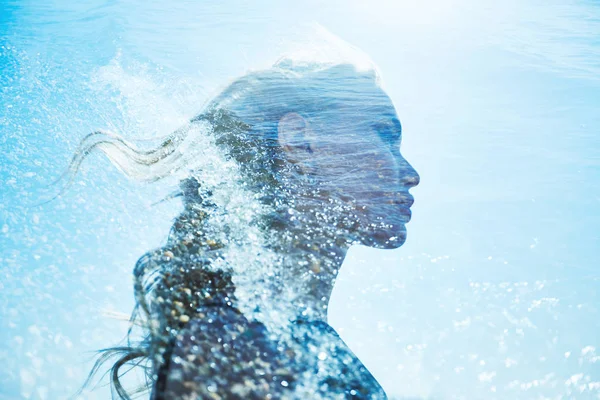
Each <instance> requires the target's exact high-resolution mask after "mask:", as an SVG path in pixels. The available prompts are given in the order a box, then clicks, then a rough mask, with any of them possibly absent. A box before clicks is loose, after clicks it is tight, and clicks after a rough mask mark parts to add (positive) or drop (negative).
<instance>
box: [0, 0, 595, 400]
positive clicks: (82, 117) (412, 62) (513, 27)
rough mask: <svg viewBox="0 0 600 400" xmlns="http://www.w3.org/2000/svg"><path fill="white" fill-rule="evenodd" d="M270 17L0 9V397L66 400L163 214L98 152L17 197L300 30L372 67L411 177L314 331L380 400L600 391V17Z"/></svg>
mask: <svg viewBox="0 0 600 400" xmlns="http://www.w3.org/2000/svg"><path fill="white" fill-rule="evenodd" d="M272 3H275V2H267V1H254V2H246V1H227V2H224V3H222V4H220V5H218V6H215V5H212V6H210V5H203V4H201V3H200V2H193V1H184V2H179V3H177V4H174V5H170V4H167V3H159V2H154V3H152V4H148V3H147V2H142V1H128V2H126V1H108V2H100V1H96V0H94V1H89V2H83V3H81V4H77V2H67V1H61V0H53V1H48V2H43V4H42V3H37V4H35V3H31V2H19V1H9V0H0V96H1V97H0V146H1V147H0V149H1V150H2V151H1V154H0V184H1V186H2V189H1V190H0V199H1V202H0V265H1V269H0V343H2V345H0V360H2V363H1V365H2V366H1V367H0V399H21V398H22V399H58V398H67V397H68V396H70V395H72V394H73V393H75V391H76V390H77V389H78V387H79V386H80V384H81V383H82V382H83V380H84V379H85V376H86V374H87V372H88V371H89V369H90V367H91V365H92V358H93V351H95V350H97V349H99V348H103V347H106V346H110V345H114V344H116V343H118V342H119V340H121V339H122V337H123V335H124V332H125V331H126V329H127V321H126V318H127V317H128V313H129V312H130V310H131V308H132V307H133V298H132V283H131V270H132V267H133V265H134V263H135V261H136V260H137V259H138V258H139V256H140V255H141V254H143V253H145V252H146V251H148V249H151V248H156V247H158V246H160V244H161V243H162V242H163V240H164V237H165V235H166V233H167V232H168V230H169V228H170V226H171V223H172V218H173V217H174V216H175V215H176V214H177V213H178V212H179V211H180V209H181V206H180V204H179V203H178V202H177V201H167V202H162V203H160V204H157V205H153V204H154V203H156V202H157V201H158V200H160V199H161V198H163V197H164V196H165V195H166V194H168V193H169V191H170V190H171V189H172V188H171V187H170V186H169V184H168V182H167V183H165V184H163V185H162V186H160V185H159V186H158V187H156V186H152V187H148V186H144V185H140V184H135V183H132V182H129V181H127V180H126V179H125V178H123V177H122V176H121V175H120V174H119V173H118V172H117V171H115V169H114V168H112V167H111V166H110V165H109V164H108V162H107V161H106V160H104V159H103V158H102V157H92V158H90V159H89V160H87V162H86V163H85V165H84V168H83V170H82V171H81V173H80V175H79V176H78V177H77V179H76V181H75V184H74V185H73V186H72V188H71V189H70V190H69V191H68V192H66V193H65V194H64V195H63V196H62V197H60V198H58V199H57V200H55V201H54V202H51V203H49V204H46V205H44V206H41V207H40V206H35V204H37V203H38V202H39V200H40V197H39V196H40V195H41V193H43V192H44V191H43V189H44V188H45V187H46V186H47V185H48V184H49V183H50V182H52V181H53V180H54V179H56V177H58V176H59V175H60V173H61V172H62V171H63V169H64V168H65V167H66V165H67V163H68V160H69V159H70V156H71V154H72V153H73V151H74V150H75V148H76V145H77V143H78V141H79V140H80V139H81V138H82V137H83V136H84V135H85V134H87V133H89V132H91V131H93V130H96V129H98V128H107V129H110V130H113V131H116V132H120V133H121V134H123V135H125V136H126V137H127V138H129V139H152V138H156V137H160V136H162V135H165V134H166V133H168V132H170V131H172V130H173V129H175V128H177V127H178V126H180V125H181V124H182V122H183V121H185V120H186V119H188V118H190V117H191V116H193V115H194V113H195V112H197V111H198V110H199V109H200V108H201V106H202V104H203V103H204V102H205V101H206V100H207V99H208V98H209V97H210V96H211V95H212V94H215V93H216V92H217V91H218V89H219V88H221V87H223V86H224V85H225V84H226V83H227V82H229V80H231V79H232V78H234V77H236V76H238V75H241V74H243V73H244V72H245V71H247V70H248V69H253V68H260V67H265V66H268V65H270V64H271V63H272V62H273V61H274V60H276V59H277V57H278V56H279V55H280V54H281V53H283V52H285V51H287V50H289V49H291V48H308V49H310V48H313V47H314V46H317V45H318V43H319V37H318V35H315V34H314V31H315V28H314V26H315V24H318V25H319V26H320V27H322V28H324V29H327V30H328V31H330V32H332V33H334V34H335V35H337V36H339V37H341V38H342V39H344V40H346V41H348V42H350V43H352V44H354V45H356V46H358V47H360V48H361V49H362V50H364V51H365V52H366V53H367V54H369V55H370V56H371V57H372V58H373V60H374V61H375V62H376V63H377V65H378V66H379V68H380V70H381V74H382V76H383V81H384V87H385V88H386V90H387V92H388V93H389V94H390V96H391V98H392V99H393V101H394V103H395V104H396V107H397V109H398V113H399V115H400V118H401V120H402V123H403V127H404V130H403V136H404V137H403V143H402V149H403V154H404V155H405V156H406V157H407V159H409V160H410V161H411V163H412V164H413V165H414V166H415V168H416V169H417V170H418V171H419V174H420V175H421V184H420V185H419V186H418V187H417V188H415V189H414V190H413V194H414V196H415V199H416V201H415V205H414V207H413V220H412V221H411V223H410V224H409V225H408V241H407V243H406V244H405V245H404V246H403V247H402V248H400V249H398V250H391V251H384V250H374V249H366V248H353V249H352V250H351V254H350V257H349V258H348V259H347V260H346V262H345V265H344V268H343V269H342V271H341V274H340V276H339V279H338V283H337V286H336V289H335V292H334V295H333V300H332V304H331V309H330V322H331V324H332V325H333V326H334V327H335V328H336V329H337V330H338V331H339V332H340V334H341V336H342V338H344V340H345V341H346V342H347V343H348V344H349V346H350V348H352V349H353V350H354V351H355V353H356V354H357V355H358V356H359V358H360V359H361V360H362V361H363V362H364V363H365V365H366V366H367V367H368V368H369V370H371V372H372V373H373V375H374V376H375V377H376V378H377V379H378V380H379V381H380V382H381V384H382V385H383V387H384V388H385V389H386V391H387V393H388V394H389V395H390V397H392V398H398V399H401V398H423V399H429V398H432V399H597V398H600V348H599V346H600V339H599V338H600V334H599V332H600V330H599V328H600V322H599V321H600V318H599V317H600V312H599V310H598V308H599V307H600V298H599V296H598V289H599V288H600V280H599V279H600V273H599V271H598V265H599V262H600V237H599V233H598V229H599V228H600V180H599V177H600V136H599V134H598V133H599V132H600V78H599V77H600V7H599V6H598V4H597V3H596V2H592V1H579V2H577V1H565V2H560V3H559V2H557V1H545V2H541V1H537V0H527V1H510V0H509V1H507V2H501V3H498V4H496V3H497V2H491V1H483V2H482V1H470V0H456V1H448V2H442V1H439V2H438V1H434V0H427V1H424V2H420V3H418V4H416V3H415V4H409V2H396V1H385V0H378V1H371V2H366V3H365V2H361V1H350V2H348V1H337V0H332V1H330V2H327V4H325V5H323V4H320V2H316V1H307V2H293V3H292V2H277V3H276V4H272ZM319 29H321V28H319ZM123 317H124V318H125V320H123ZM94 396H95V397H94ZM108 396H109V395H108V389H107V388H106V387H99V388H98V390H96V391H94V392H92V393H90V394H86V398H98V399H105V398H108Z"/></svg>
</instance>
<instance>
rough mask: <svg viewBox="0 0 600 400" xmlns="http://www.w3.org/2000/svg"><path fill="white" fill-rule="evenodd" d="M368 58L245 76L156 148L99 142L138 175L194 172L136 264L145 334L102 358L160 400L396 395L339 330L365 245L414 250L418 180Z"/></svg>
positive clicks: (101, 136)
mask: <svg viewBox="0 0 600 400" xmlns="http://www.w3.org/2000/svg"><path fill="white" fill-rule="evenodd" d="M400 139H401V126H400V122H399V120H398V117H397V114H396V110H395V108H394V105H393V104H392V102H391V100H390V98H389V97H388V96H387V95H386V93H385V92H384V91H383V89H382V87H381V84H380V79H379V74H378V72H377V70H376V68H375V67H374V66H373V65H372V63H367V65H365V64H364V63H363V64H361V65H358V64H356V63H353V62H329V63H328V62H305V61H304V62H299V61H297V60H294V59H291V58H284V59H282V60H280V61H279V62H277V63H276V64H275V65H274V66H273V67H271V68H269V69H267V70H262V71H257V72H251V73H248V74H247V75H245V76H242V77H241V78H239V79H237V80H235V81H234V82H233V83H231V84H230V85H229V86H228V87H226V88H225V89H224V90H223V91H222V92H221V93H220V94H219V95H218V96H216V97H215V98H214V99H212V100H211V101H210V102H209V103H208V104H207V105H206V106H205V107H204V108H203V110H202V111H201V112H200V113H199V114H198V115H197V116H195V117H194V118H192V119H191V120H190V121H189V123H188V124H186V125H185V126H184V127H182V128H180V129H179V130H177V131H176V132H174V133H173V134H172V135H170V136H169V137H168V138H167V139H166V140H164V141H163V142H162V144H161V145H160V146H158V147H156V148H155V149H151V150H141V149H138V148H136V147H135V146H134V145H132V144H130V143H128V142H127V141H125V140H124V139H123V138H121V137H120V136H117V135H114V134H111V133H108V132H95V133H93V134H91V135H89V136H88V137H86V138H85V139H84V140H83V142H82V143H81V147H80V149H79V151H78V152H77V153H76V155H75V157H74V159H73V161H72V163H71V170H70V172H71V173H72V174H74V173H75V172H76V170H77V168H78V166H79V164H80V163H81V162H82V160H83V159H84V158H85V157H86V155H87V154H89V153H90V152H91V151H92V150H100V151H102V152H104V153H105V154H106V155H107V156H108V157H109V159H110V160H111V161H112V162H113V163H114V164H115V165H117V166H118V167H119V168H120V170H122V171H123V172H124V173H125V174H127V175H128V176H130V177H132V178H135V179H139V180H146V181H154V180H157V179H161V178H163V177H166V176H169V175H172V174H174V173H175V172H177V173H179V174H182V175H183V176H182V179H181V180H180V184H179V192H178V195H179V196H180V197H181V198H182V200H183V205H184V209H183V211H182V212H181V214H180V215H179V216H178V217H177V218H176V219H175V221H174V223H173V226H172V229H171V232H170V234H169V236H168V239H167V242H166V244H165V245H164V246H163V247H161V248H159V249H156V250H154V251H150V252H148V253H147V254H145V255H144V256H143V257H141V258H140V260H139V261H138V263H137V265H136V266H135V269H134V276H135V288H134V289H135V296H136V301H137V307H136V310H135V311H134V313H133V316H132V319H133V320H135V321H136V322H137V325H141V326H142V327H143V329H144V337H143V338H142V339H141V340H139V341H135V340H134V338H133V336H130V341H129V342H128V344H127V345H126V346H122V347H117V348H113V349H110V350H106V351H105V352H104V353H103V355H102V356H101V358H100V360H99V362H98V364H97V367H99V366H100V365H101V364H102V363H103V362H105V361H107V360H109V359H110V358H111V357H117V361H116V362H115V363H114V366H113V368H112V381H113V388H114V391H115V394H116V395H118V396H119V397H121V398H129V396H130V395H131V393H130V392H128V391H127V390H125V388H124V387H123V386H122V384H121V383H120V381H119V377H120V369H121V368H122V367H123V366H125V365H127V364H134V365H142V366H143V368H145V371H146V376H147V385H146V387H145V388H142V389H148V390H150V392H151V396H152V398H153V399H155V400H159V399H255V398H256V399H259V398H260V399H265V398H271V399H280V398H289V399H308V398H311V399H319V398H323V399H338V398H340V399H346V398H349V399H350V398H351V399H384V398H386V395H385V393H384V391H383V389H382V388H381V386H380V385H379V384H378V382H377V381H376V380H375V378H374V377H373V376H372V375H371V374H370V373H369V371H368V370H367V369H366V368H365V367H364V366H363V365H362V363H361V362H360V361H359V360H358V359H357V357H356V356H355V355H354V354H353V353H352V351H351V350H350V349H349V348H348V347H347V345H346V344H345V343H344V342H343V341H342V340H341V339H340V337H339V336H338V334H337V333H336V332H335V331H334V329H333V328H331V327H330V326H329V325H328V324H327V305H328V302H329V298H330V294H331V291H332V289H333V285H334V282H335V278H336V275H337V274H338V271H339V269H340V267H341V265H342V262H343V260H344V257H345V255H346V253H347V251H348V249H349V248H350V247H351V246H352V245H354V244H362V245H366V246H370V247H374V248H381V249H394V248H398V247H400V246H401V245H402V244H403V243H404V241H405V239H406V228H405V224H406V223H407V222H408V221H409V220H410V217H411V212H410V207H411V205H412V203H413V198H412V196H411V195H410V194H409V189H410V188H412V187H413V186H415V185H417V184H418V183H419V176H418V174H417V173H416V172H415V170H414V169H413V168H412V167H411V166H410V164H409V163H408V162H407V161H406V160H405V159H404V158H403V157H402V156H401V154H400V150H399V146H400Z"/></svg>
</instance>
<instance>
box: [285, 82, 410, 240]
mask: <svg viewBox="0 0 600 400" xmlns="http://www.w3.org/2000/svg"><path fill="white" fill-rule="evenodd" d="M331 107H332V108H331V110H328V109H324V110H323V112H321V113H318V114H316V115H315V116H313V117H310V116H309V117H303V116H300V115H299V114H295V113H294V114H288V115H287V116H286V117H284V119H282V121H281V122H280V126H281V123H284V124H285V125H284V128H283V129H288V130H289V131H290V132H294V133H295V134H294V135H291V136H293V137H295V138H297V139H296V140H297V142H296V143H293V144H294V145H295V146H296V147H297V148H298V149H300V150H297V151H296V157H295V158H296V159H297V161H298V162H300V163H301V164H302V165H303V168H304V169H305V171H306V172H307V173H308V174H310V175H311V176H313V177H314V178H315V179H316V180H317V181H318V183H319V186H320V187H321V188H324V189H326V191H327V192H329V193H331V195H332V196H333V197H337V198H338V199H340V200H341V201H343V202H344V203H345V204H348V205H350V206H351V210H352V211H351V213H350V214H351V215H350V217H351V219H353V229H352V232H351V235H352V236H353V237H354V240H356V241H357V242H359V243H361V244H363V245H366V246H369V247H376V248H397V247H400V246H401V245H402V244H403V243H404V241H405V240H406V228H405V224H406V223H408V222H409V221H410V218H411V211H410V207H411V206H412V204H413V197H412V196H411V195H410V193H409V189H410V188H412V187H414V186H416V185H417V184H418V183H419V175H418V174H417V172H416V171H415V169H414V168H413V167H412V166H411V165H410V164H409V163H408V162H407V161H406V159H404V157H402V155H401V154H400V141H401V131H402V129H401V125H400V122H399V120H398V117H397V114H396V110H395V108H394V106H393V104H392V102H391V100H390V99H389V97H388V96H387V95H386V94H385V92H383V90H381V89H380V88H379V87H378V86H376V85H374V84H368V85H361V86H360V87H359V88H357V91H356V92H354V97H352V98H350V99H348V100H347V101H343V102H342V103H341V104H340V103H339V102H338V104H335V103H333V104H331ZM280 134H281V129H280ZM301 142H304V143H303V144H301Z"/></svg>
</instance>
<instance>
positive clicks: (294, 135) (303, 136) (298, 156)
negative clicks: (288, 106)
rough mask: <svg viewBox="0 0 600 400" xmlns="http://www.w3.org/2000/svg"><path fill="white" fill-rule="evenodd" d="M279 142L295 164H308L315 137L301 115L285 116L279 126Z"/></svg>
mask: <svg viewBox="0 0 600 400" xmlns="http://www.w3.org/2000/svg"><path fill="white" fill-rule="evenodd" d="M277 140H278V142H279V145H280V146H281V148H282V149H283V150H284V152H285V154H286V155H287V158H288V159H289V160H290V161H291V162H293V163H301V164H306V163H307V161H308V160H309V158H310V157H311V156H312V152H313V149H314V147H315V142H314V141H315V135H314V134H313V131H312V129H311V128H310V126H309V124H308V122H307V121H306V119H304V118H303V117H302V116H301V115H300V114H297V113H294V112H291V113H287V114H285V115H284V116H283V117H281V119H280V120H279V123H278V125H277Z"/></svg>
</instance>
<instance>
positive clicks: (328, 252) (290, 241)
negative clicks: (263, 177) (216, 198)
mask: <svg viewBox="0 0 600 400" xmlns="http://www.w3.org/2000/svg"><path fill="white" fill-rule="evenodd" d="M186 213H190V214H191V218H192V220H194V219H196V218H197V219H198V223H194V225H193V228H194V230H195V231H196V232H197V231H202V232H203V235H202V236H203V237H202V238H201V240H200V242H202V243H205V244H208V248H206V249H205V250H208V251H207V252H206V253H207V254H210V258H214V260H213V261H212V262H211V264H212V267H211V268H212V269H216V270H218V269H220V268H225V269H227V270H228V272H229V273H230V274H231V276H232V280H233V283H234V285H235V298H236V306H237V307H238V308H239V309H240V310H241V311H242V312H243V313H244V314H245V315H246V316H247V317H248V318H252V319H258V320H260V321H261V322H263V323H265V325H270V326H271V327H273V328H275V329H277V327H282V326H284V325H286V324H287V323H289V322H290V321H293V320H297V319H309V320H323V321H326V320H327V308H328V304H329V299H330V297H331V292H332V290H333V286H334V283H335V279H336V276H337V273H338V271H339V269H340V267H341V265H342V262H343V261H344V258H345V256H346V252H347V250H348V248H349V242H348V241H347V240H346V239H343V238H340V237H339V235H338V236H336V235H335V234H334V233H336V232H337V230H336V229H334V228H333V227H334V226H335V224H332V221H328V220H327V218H326V217H325V216H324V215H325V214H323V213H320V212H317V211H306V210H304V211H300V210H298V209H297V208H294V209H292V208H285V210H280V211H279V212H274V213H272V214H271V215H270V216H266V217H265V216H264V215H263V216H260V217H257V220H258V219H260V218H262V219H263V222H264V220H265V218H266V221H267V223H266V224H262V228H260V229H259V228H256V225H257V224H255V223H250V224H248V223H244V224H240V223H239V218H238V217H237V216H236V215H235V214H232V213H229V212H227V211H225V210H223V209H220V208H217V207H216V206H214V204H212V205H210V206H209V207H203V204H201V203H193V204H191V203H188V206H187V207H186V212H184V214H186ZM182 216H183V215H182ZM189 217H190V216H188V218H189ZM236 221H237V222H236ZM200 225H201V226H200ZM253 226H254V227H253ZM187 231H188V229H187V228H186V229H184V230H183V231H181V232H179V234H177V235H175V237H177V238H181V237H185V236H186V235H187V234H188V233H189V232H187ZM337 233H339V232H337ZM219 239H221V240H219ZM203 247H204V246H203ZM214 248H217V250H214ZM211 249H213V250H211ZM223 260H224V262H223Z"/></svg>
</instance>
